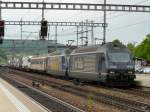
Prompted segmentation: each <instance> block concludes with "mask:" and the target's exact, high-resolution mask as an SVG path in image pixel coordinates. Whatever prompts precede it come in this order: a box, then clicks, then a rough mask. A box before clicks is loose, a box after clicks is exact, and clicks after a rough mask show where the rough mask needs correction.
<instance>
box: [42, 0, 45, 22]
mask: <svg viewBox="0 0 150 112" xmlns="http://www.w3.org/2000/svg"><path fill="white" fill-rule="evenodd" d="M42 4H43V7H42V20H44V7H45V4H44V0H43V2H42Z"/></svg>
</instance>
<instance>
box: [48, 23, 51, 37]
mask: <svg viewBox="0 0 150 112" xmlns="http://www.w3.org/2000/svg"><path fill="white" fill-rule="evenodd" d="M50 32H51V27H50V25H49V27H48V40H50Z"/></svg>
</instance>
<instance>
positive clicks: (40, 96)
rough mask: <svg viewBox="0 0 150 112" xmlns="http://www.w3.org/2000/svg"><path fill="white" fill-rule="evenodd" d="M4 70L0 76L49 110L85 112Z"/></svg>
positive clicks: (55, 111) (54, 111) (56, 111)
mask: <svg viewBox="0 0 150 112" xmlns="http://www.w3.org/2000/svg"><path fill="white" fill-rule="evenodd" d="M2 73H5V71H1V74H0V77H1V78H3V79H4V80H6V81H7V82H9V83H10V84H11V85H13V86H14V87H16V88H17V89H19V90H20V91H22V92H23V93H25V94H26V95H28V96H29V97H31V98H32V99H34V100H35V101H37V102H38V103H40V104H41V105H43V106H44V107H46V109H48V111H49V112H85V111H83V110H81V109H79V108H77V107H74V106H72V105H70V104H68V103H66V102H64V101H61V100H59V99H57V98H55V97H53V96H50V95H48V94H46V93H44V92H42V91H39V90H38V89H36V88H33V87H31V86H29V85H26V84H25V83H22V82H20V81H18V80H16V79H12V77H10V76H8V75H6V73H5V75H2Z"/></svg>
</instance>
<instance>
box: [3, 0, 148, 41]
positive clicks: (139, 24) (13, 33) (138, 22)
mask: <svg viewBox="0 0 150 112" xmlns="http://www.w3.org/2000/svg"><path fill="white" fill-rule="evenodd" d="M3 1H21V2H22V1H28V2H29V1H31V2H33V1H35V2H37V1H38V2H41V1H42V0H3ZM45 2H69V3H75V2H76V3H81V2H82V3H95V4H96V3H103V0H45ZM107 3H113V4H140V5H150V0H107ZM102 15H103V12H98V11H95V12H94V11H64V10H63V11H62V10H61V11H58V10H45V18H46V20H48V21H53V22H58V21H62V22H65V21H66V22H68V21H72V22H80V21H85V20H86V19H88V20H89V21H94V22H103V16H102ZM2 18H3V19H4V20H7V21H9V20H15V21H17V20H20V19H21V18H22V19H23V20H28V21H40V20H41V11H40V10H16V9H14V10H10V9H9V10H4V9H3V10H2ZM107 23H108V28H107V41H112V40H113V39H116V38H118V39H120V40H121V41H122V42H124V43H128V42H133V43H134V42H138V43H139V42H141V41H142V40H143V39H144V37H145V36H146V35H147V34H149V33H150V13H132V12H131V13H126V12H107ZM39 29H40V27H39V26H23V30H24V31H32V32H38V31H39ZM75 32H76V27H58V41H59V42H61V43H66V41H67V40H68V39H76V34H75ZM94 33H95V35H94V36H95V37H97V38H102V36H103V35H102V28H96V29H94ZM50 34H51V36H50V39H54V28H53V27H52V28H51V31H50ZM89 35H90V33H89ZM23 36H24V39H27V38H28V37H29V38H31V39H36V38H38V33H34V34H31V35H30V36H29V34H28V33H23ZM5 38H7V39H12V38H15V39H19V38H20V26H6V37H5ZM89 38H90V37H89Z"/></svg>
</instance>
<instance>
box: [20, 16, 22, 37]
mask: <svg viewBox="0 0 150 112" xmlns="http://www.w3.org/2000/svg"><path fill="white" fill-rule="evenodd" d="M20 23H21V24H20V34H21V40H22V18H21V19H20Z"/></svg>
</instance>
